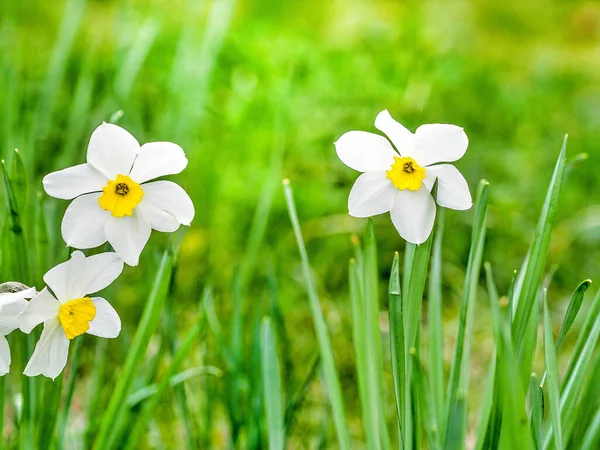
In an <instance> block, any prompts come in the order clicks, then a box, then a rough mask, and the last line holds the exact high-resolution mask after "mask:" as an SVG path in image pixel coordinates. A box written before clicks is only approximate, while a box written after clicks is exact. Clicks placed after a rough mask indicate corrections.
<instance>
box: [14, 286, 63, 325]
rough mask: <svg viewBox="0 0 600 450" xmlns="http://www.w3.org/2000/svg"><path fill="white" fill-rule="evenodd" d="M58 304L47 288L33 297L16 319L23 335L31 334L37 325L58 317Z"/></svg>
mask: <svg viewBox="0 0 600 450" xmlns="http://www.w3.org/2000/svg"><path fill="white" fill-rule="evenodd" d="M59 309H60V302H59V301H58V300H56V299H55V298H54V296H53V295H52V294H51V293H50V292H49V291H48V288H44V289H42V291H41V292H40V293H39V294H38V295H36V296H35V297H33V298H32V299H31V301H30V302H29V303H28V304H27V305H26V306H25V308H24V309H23V311H22V312H21V315H20V316H19V317H18V319H17V323H18V325H19V328H20V329H21V331H22V332H24V333H31V330H33V329H34V328H35V327H36V326H37V325H39V324H40V323H42V322H45V321H46V320H49V319H51V318H53V317H54V318H55V317H57V316H58V310H59Z"/></svg>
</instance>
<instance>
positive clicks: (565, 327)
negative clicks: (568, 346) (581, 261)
mask: <svg viewBox="0 0 600 450" xmlns="http://www.w3.org/2000/svg"><path fill="white" fill-rule="evenodd" d="M590 284H592V280H584V281H582V282H581V283H580V284H579V286H577V289H575V292H573V295H572V296H571V300H570V301H569V306H568V307H567V312H566V313H565V318H564V320H563V323H562V326H561V327H560V331H559V332H558V338H557V339H556V351H557V352H558V350H559V349H560V346H561V345H562V343H563V341H564V340H565V337H566V336H567V334H568V333H569V330H570V329H571V326H572V325H573V322H574V321H575V318H576V317H577V314H578V313H579V309H580V308H581V304H582V303H583V297H584V295H585V293H586V291H587V290H588V288H589V287H590Z"/></svg>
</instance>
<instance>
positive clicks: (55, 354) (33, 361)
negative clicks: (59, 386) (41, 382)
mask: <svg viewBox="0 0 600 450" xmlns="http://www.w3.org/2000/svg"><path fill="white" fill-rule="evenodd" d="M68 356H69V339H67V336H66V335H65V332H64V330H63V328H62V326H61V325H60V322H59V321H58V319H50V320H47V321H46V322H44V330H43V331H42V335H41V336H40V340H39V341H38V342H37V344H35V350H34V351H33V355H31V358H30V359H29V362H28V363H27V366H26V367H25V371H24V372H23V373H24V374H25V375H27V376H29V377H35V376H36V375H44V376H46V377H48V378H52V379H53V380H54V379H55V378H56V377H57V376H59V375H60V373H61V372H62V371H63V369H64V368H65V366H66V365H67V357H68Z"/></svg>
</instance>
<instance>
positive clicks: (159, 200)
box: [0, 123, 195, 379]
mask: <svg viewBox="0 0 600 450" xmlns="http://www.w3.org/2000/svg"><path fill="white" fill-rule="evenodd" d="M187 163H188V161H187V158H186V157H185V154H184V152H183V150H182V148H181V147H180V146H178V145H176V144H173V143H171V142H150V143H147V144H144V145H140V144H139V143H138V141H137V140H136V139H135V138H134V137H133V136H132V135H131V134H130V133H129V132H128V131H127V130H125V129H123V128H121V127H119V126H117V125H112V124H107V123H103V124H102V125H100V126H99V127H98V128H96V130H95V131H94V132H93V133H92V136H91V138H90V142H89V145H88V149H87V162H86V163H84V164H80V165H77V166H74V167H70V168H67V169H64V170H60V171H58V172H54V173H51V174H49V175H47V176H46V177H45V178H44V180H43V184H44V189H45V190H46V192H47V193H48V194H49V195H50V196H52V197H55V198H59V199H64V200H73V201H72V202H71V204H70V205H69V207H68V208H67V210H66V212H65V215H64V217H63V220H62V226H61V232H62V236H63V238H64V240H65V242H66V244H67V246H68V247H72V248H76V249H92V248H95V247H99V246H101V245H104V244H105V243H106V242H108V244H110V246H111V247H112V249H114V252H112V251H111V252H105V253H100V254H96V255H93V256H88V257H86V256H85V255H84V253H83V252H81V251H79V250H78V251H74V252H73V253H72V254H71V257H70V259H69V260H68V261H66V262H63V263H62V264H59V265H57V266H56V267H54V268H53V269H51V270H50V271H48V272H47V273H46V274H45V275H44V278H43V279H44V283H45V284H46V285H47V286H46V287H44V288H43V289H42V290H41V291H39V292H38V291H37V290H36V289H35V288H29V287H27V286H24V285H22V284H20V283H14V282H11V283H4V284H2V285H0V375H5V374H6V373H8V371H9V368H10V361H11V360H10V349H9V346H8V342H7V340H6V338H5V336H6V335H8V334H9V333H11V332H12V331H14V330H15V329H17V328H19V329H20V330H21V331H22V332H24V333H31V331H32V330H33V329H34V328H35V327H36V326H38V325H40V324H43V330H42V333H41V337H40V339H39V341H38V342H37V344H36V346H35V349H34V352H33V354H32V355H31V358H30V360H29V362H28V364H27V366H26V367H25V371H24V373H25V375H28V376H36V375H44V376H47V377H49V378H52V379H54V378H56V377H57V376H58V375H59V374H60V373H61V372H62V370H63V369H64V367H65V365H66V363H67V357H68V352H69V344H70V341H71V340H72V339H75V338H76V337H77V336H80V335H82V334H84V333H87V334H92V335H94V336H99V337H103V338H116V337H117V336H118V335H119V333H120V331H121V320H120V318H119V315H118V313H117V312H116V310H115V309H114V308H113V306H112V305H111V304H110V303H109V301H107V300H106V299H104V298H102V297H99V296H94V295H93V294H95V293H97V292H99V291H101V290H102V289H104V288H106V287H108V286H109V285H110V284H111V283H112V282H113V281H115V280H116V279H117V278H118V277H119V275H120V274H121V272H122V271H123V265H124V264H127V265H130V266H136V265H137V264H138V262H139V257H140V254H141V253H142V250H143V249H144V247H145V245H146V243H147V242H148V239H149V238H150V234H151V232H152V230H156V231H162V232H173V231H175V230H177V229H178V228H179V227H180V225H189V224H190V223H191V221H192V219H193V218H194V214H195V212H194V205H193V203H192V201H191V199H190V197H189V196H188V195H187V193H186V192H185V191H184V190H183V189H182V188H181V187H180V186H179V185H177V184H175V183H173V182H171V181H166V180H158V181H152V180H155V179H156V178H160V177H163V176H166V175H173V174H177V173H180V172H181V171H182V170H183V169H184V168H185V167H186V166H187Z"/></svg>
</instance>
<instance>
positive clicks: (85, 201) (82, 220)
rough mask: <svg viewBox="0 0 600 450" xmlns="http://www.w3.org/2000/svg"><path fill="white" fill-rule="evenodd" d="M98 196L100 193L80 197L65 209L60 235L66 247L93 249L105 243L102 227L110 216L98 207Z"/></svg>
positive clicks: (108, 212)
mask: <svg viewBox="0 0 600 450" xmlns="http://www.w3.org/2000/svg"><path fill="white" fill-rule="evenodd" d="M100 195H102V193H100V192H99V193H94V194H87V195H82V196H80V197H77V198H76V199H75V200H73V201H72V202H71V204H70V205H69V207H68V208H67V211H66V212H65V215H64V217H63V220H62V225H61V233H62V237H63V239H64V240H65V242H66V243H67V246H68V247H73V248H94V247H98V246H100V245H102V244H104V243H105V242H106V235H105V233H104V226H105V224H106V221H107V220H108V218H109V217H110V215H111V214H110V211H106V210H104V209H102V208H100V206H99V205H98V198H99V197H100Z"/></svg>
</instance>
